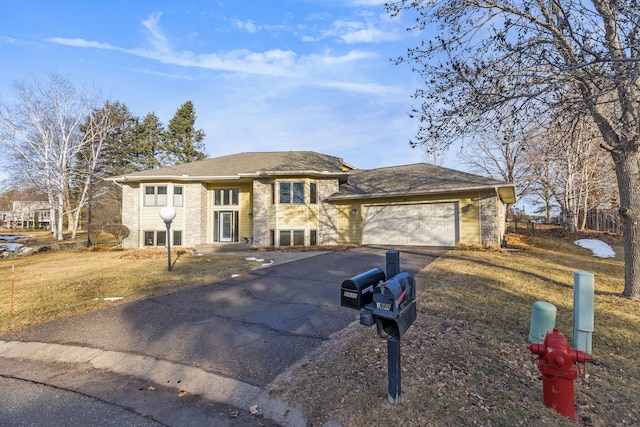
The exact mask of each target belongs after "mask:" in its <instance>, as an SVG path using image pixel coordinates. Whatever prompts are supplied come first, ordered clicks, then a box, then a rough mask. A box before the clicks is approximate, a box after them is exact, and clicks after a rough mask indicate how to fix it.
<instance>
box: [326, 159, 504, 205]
mask: <svg viewBox="0 0 640 427" xmlns="http://www.w3.org/2000/svg"><path fill="white" fill-rule="evenodd" d="M488 189H495V190H496V191H497V192H498V193H499V194H500V197H501V199H502V200H503V201H504V202H505V203H514V202H515V200H516V195H515V186H514V185H513V184H511V183H508V182H504V181H499V180H496V179H492V178H486V177H483V176H480V175H474V174H470V173H466V172H461V171H457V170H454V169H448V168H444V167H441V166H436V165H432V164H428V163H416V164H413V165H404V166H392V167H386V168H380V169H369V170H363V169H360V170H354V171H351V172H350V173H349V179H348V182H346V183H345V184H342V185H341V186H340V191H338V192H337V193H335V194H334V195H332V196H331V197H330V200H348V199H362V198H373V197H395V196H408V195H427V194H438V193H450V192H461V191H478V190H488Z"/></svg>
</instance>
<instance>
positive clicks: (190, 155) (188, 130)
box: [165, 101, 207, 164]
mask: <svg viewBox="0 0 640 427" xmlns="http://www.w3.org/2000/svg"><path fill="white" fill-rule="evenodd" d="M195 122H196V113H195V109H194V108H193V103H192V102H191V101H187V102H185V103H184V104H182V105H181V106H180V108H179V109H178V110H177V111H176V114H175V115H174V116H173V118H172V119H171V120H170V121H169V125H168V128H167V132H166V133H165V135H166V141H165V150H166V154H167V160H168V162H169V163H170V164H178V163H188V162H194V161H196V160H202V159H206V158H207V155H206V153H205V152H204V144H203V143H202V140H203V139H204V137H205V133H204V131H203V130H202V129H199V130H196V129H195Z"/></svg>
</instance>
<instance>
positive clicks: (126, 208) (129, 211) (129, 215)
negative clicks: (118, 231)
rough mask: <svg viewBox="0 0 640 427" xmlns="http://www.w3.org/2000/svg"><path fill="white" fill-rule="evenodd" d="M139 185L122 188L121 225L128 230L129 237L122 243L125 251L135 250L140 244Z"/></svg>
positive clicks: (126, 185) (134, 184)
mask: <svg viewBox="0 0 640 427" xmlns="http://www.w3.org/2000/svg"><path fill="white" fill-rule="evenodd" d="M139 215H140V185H139V184H137V183H132V184H125V185H123V186H122V225H124V226H125V227H127V228H128V229H129V235H128V236H127V237H125V238H124V239H123V241H122V246H123V247H124V248H126V249H131V248H137V247H138V244H139V242H140V221H139Z"/></svg>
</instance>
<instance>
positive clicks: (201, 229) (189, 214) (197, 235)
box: [182, 183, 207, 246]
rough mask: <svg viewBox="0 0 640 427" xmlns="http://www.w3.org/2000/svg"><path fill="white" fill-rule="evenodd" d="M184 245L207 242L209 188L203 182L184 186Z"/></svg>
mask: <svg viewBox="0 0 640 427" xmlns="http://www.w3.org/2000/svg"><path fill="white" fill-rule="evenodd" d="M184 193H185V194H184V225H185V227H184V228H185V229H184V236H183V243H182V244H183V245H184V246H194V245H200V244H202V243H206V238H207V189H206V187H205V186H204V185H202V184H199V183H198V184H186V185H185V186H184Z"/></svg>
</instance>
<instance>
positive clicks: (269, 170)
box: [107, 151, 354, 182]
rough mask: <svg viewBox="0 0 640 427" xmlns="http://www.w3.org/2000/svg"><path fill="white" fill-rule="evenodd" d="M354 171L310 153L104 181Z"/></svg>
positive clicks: (228, 159) (259, 155)
mask: <svg viewBox="0 0 640 427" xmlns="http://www.w3.org/2000/svg"><path fill="white" fill-rule="evenodd" d="M352 169H354V168H353V167H352V166H350V165H348V164H346V163H345V162H344V161H343V160H342V159H341V158H339V157H334V156H328V155H326V154H321V153H316V152H314V151H276V152H252V153H239V154H232V155H229V156H222V157H214V158H211V159H205V160H199V161H197V162H192V163H182V164H179V165H175V166H170V167H165V168H159V169H150V170H145V171H141V172H135V173H130V174H124V175H120V176H115V177H110V178H107V179H108V180H111V181H117V182H121V181H143V180H148V179H180V180H185V181H196V180H197V181H205V180H213V179H239V178H242V177H251V176H253V177H255V176H270V175H293V174H300V173H302V174H307V175H344V174H345V173H346V172H347V171H349V170H352Z"/></svg>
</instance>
